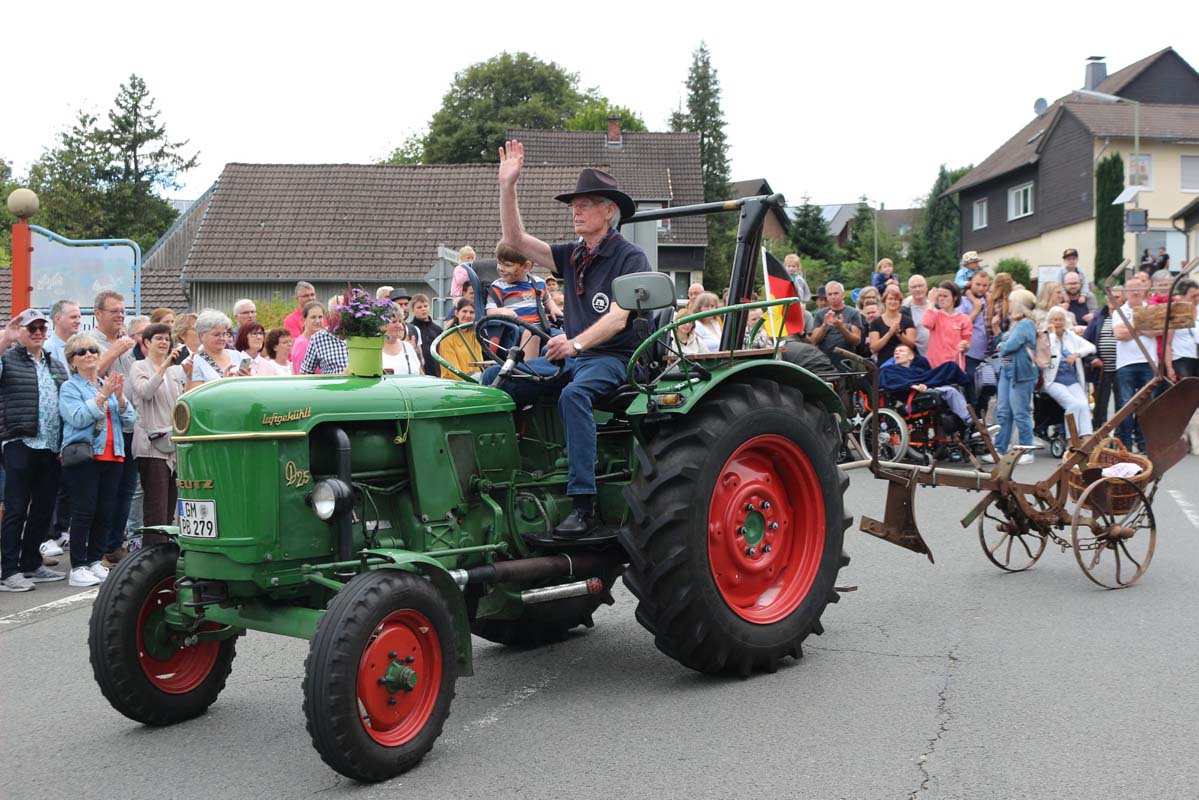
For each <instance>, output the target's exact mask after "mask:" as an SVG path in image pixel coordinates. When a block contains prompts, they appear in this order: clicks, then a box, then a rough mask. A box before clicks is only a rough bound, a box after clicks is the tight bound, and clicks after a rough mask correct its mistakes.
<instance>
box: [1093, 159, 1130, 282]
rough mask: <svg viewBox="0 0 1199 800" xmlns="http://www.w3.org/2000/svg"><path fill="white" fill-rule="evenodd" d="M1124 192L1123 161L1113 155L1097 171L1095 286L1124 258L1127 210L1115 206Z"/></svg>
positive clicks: (1104, 160)
mask: <svg viewBox="0 0 1199 800" xmlns="http://www.w3.org/2000/svg"><path fill="white" fill-rule="evenodd" d="M1123 189H1124V159H1123V157H1122V156H1121V155H1120V154H1119V153H1112V154H1111V155H1110V156H1108V157H1107V158H1105V159H1103V160H1102V161H1100V162H1099V166H1098V167H1096V168H1095V283H1096V284H1101V283H1102V282H1103V280H1104V279H1105V278H1107V276H1108V275H1110V274H1111V272H1112V270H1113V269H1115V268H1116V267H1117V266H1118V265H1119V264H1120V262H1121V261H1122V260H1123V259H1124V209H1123V208H1122V207H1121V206H1114V205H1112V201H1113V200H1115V199H1116V195H1118V194H1120V192H1121V191H1123Z"/></svg>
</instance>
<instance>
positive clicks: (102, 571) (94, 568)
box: [87, 561, 108, 580]
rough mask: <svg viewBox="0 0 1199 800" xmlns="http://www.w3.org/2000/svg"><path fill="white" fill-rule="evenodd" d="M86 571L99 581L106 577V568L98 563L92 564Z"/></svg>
mask: <svg viewBox="0 0 1199 800" xmlns="http://www.w3.org/2000/svg"><path fill="white" fill-rule="evenodd" d="M87 569H88V571H89V572H91V573H92V574H93V575H95V576H96V577H97V578H98V579H100V580H104V579H105V578H107V577H108V567H106V566H104V565H103V564H101V563H100V562H99V561H95V562H92V565H91V566H90V567H88V568H87Z"/></svg>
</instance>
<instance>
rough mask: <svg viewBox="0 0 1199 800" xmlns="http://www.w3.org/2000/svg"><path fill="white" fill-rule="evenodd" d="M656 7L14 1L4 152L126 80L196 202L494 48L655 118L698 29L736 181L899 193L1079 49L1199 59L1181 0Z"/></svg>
mask: <svg viewBox="0 0 1199 800" xmlns="http://www.w3.org/2000/svg"><path fill="white" fill-rule="evenodd" d="M663 5H665V4H663ZM28 7H29V8H31V9H32V8H33V6H32V5H29V6H28ZM667 7H668V8H669V9H670V10H658V8H659V4H654V3H630V4H620V3H611V2H591V3H579V4H566V3H561V2H558V3H541V2H527V3H523V4H522V3H511V2H508V3H493V4H478V3H474V2H464V0H456V2H449V3H419V2H418V3H412V4H409V3H395V2H388V3H364V2H363V3H360V2H352V1H351V0H342V1H341V2H336V3H321V4H309V3H304V2H292V3H286V4H283V3H256V2H247V1H246V0H242V2H237V3H229V2H223V0H221V1H217V2H212V1H210V2H207V3H169V2H168V3H163V2H154V3H142V2H122V1H120V0H108V1H107V2H94V0H92V2H82V3H81V2H75V0H68V1H67V2H57V3H55V4H54V5H53V8H54V14H53V18H47V17H45V16H40V17H31V18H30V19H29V21H28V22H26V23H23V24H21V25H20V26H19V27H14V25H13V22H14V15H13V14H12V13H11V12H12V9H9V13H8V14H7V22H8V24H7V25H6V28H7V30H6V31H5V35H4V40H5V46H4V52H5V56H4V63H5V65H6V67H7V69H8V71H9V74H10V76H13V75H17V76H19V78H20V80H21V83H18V82H17V80H16V79H14V78H13V77H10V78H9V79H8V80H7V81H6V82H5V83H6V99H5V102H4V104H3V106H2V108H3V110H0V157H3V158H6V159H8V160H10V161H12V162H13V163H14V167H15V171H16V173H17V174H18V175H22V174H24V172H25V171H26V170H27V169H28V167H29V164H30V163H31V162H32V161H33V160H34V159H35V158H37V156H38V155H39V154H40V153H41V152H42V150H43V149H44V148H45V147H47V146H48V145H49V144H51V143H52V142H53V141H54V138H55V135H56V133H57V132H58V131H60V130H62V129H64V128H65V127H68V126H69V125H70V124H71V122H72V120H73V118H74V114H75V110H76V109H79V108H84V109H88V110H92V111H100V112H103V111H106V110H107V109H108V108H109V107H110V106H111V101H112V98H113V97H114V96H115V95H116V92H117V88H118V86H119V84H120V83H121V82H122V81H124V80H126V79H127V78H128V76H129V75H130V73H133V72H136V73H137V74H139V75H141V76H142V77H143V78H144V79H145V80H146V82H147V84H148V86H149V89H150V92H151V94H152V95H153V97H154V98H155V99H156V100H157V103H158V108H159V109H160V110H161V111H162V117H161V119H162V121H163V122H165V123H166V125H167V130H168V132H169V133H170V134H171V135H172V137H174V138H178V139H184V138H186V139H189V140H190V145H189V147H188V150H189V152H190V151H194V150H198V151H199V153H200V166H199V167H198V168H197V169H195V170H193V171H191V172H189V173H187V174H186V175H184V176H183V181H184V183H185V185H184V187H183V188H182V189H180V190H177V191H170V192H167V195H168V196H170V197H178V198H188V199H191V198H195V197H196V196H198V195H199V194H200V193H202V192H203V191H204V190H205V189H206V188H207V187H208V186H209V185H211V184H212V182H213V181H214V180H215V179H216V178H217V177H218V175H219V174H220V172H221V168H222V166H223V165H224V164H225V163H227V162H231V161H242V162H266V163H297V162H298V163H347V162H348V163H363V162H373V161H377V160H379V159H380V158H383V157H384V156H386V155H387V154H388V153H389V152H390V151H391V149H392V148H394V147H395V146H396V145H398V144H399V143H400V142H401V141H403V139H404V138H405V136H406V135H407V134H409V133H411V132H414V131H418V130H421V129H423V127H424V126H425V125H426V124H427V122H428V120H429V118H430V116H431V115H432V114H433V112H434V111H436V110H437V109H438V108H439V106H440V102H441V98H442V96H443V95H444V93H445V92H446V90H447V89H448V88H449V86H450V83H451V81H452V80H453V77H454V73H455V72H457V71H459V70H461V69H463V68H465V67H466V66H468V65H469V64H472V63H475V62H478V61H484V60H486V59H488V58H490V57H491V56H493V55H495V54H497V53H498V52H500V51H502V50H509V51H522V50H523V51H527V52H530V53H532V54H534V55H536V56H537V57H538V58H541V59H544V60H549V61H554V62H557V63H558V64H560V65H561V66H562V67H564V68H566V69H567V70H570V71H573V72H577V73H578V74H579V78H580V85H581V87H583V88H587V87H596V88H598V89H599V90H600V92H601V93H603V94H604V95H606V96H607V97H609V98H610V99H611V100H612V101H613V102H616V103H619V104H621V105H627V106H629V107H631V108H633V109H634V110H636V111H637V112H639V113H640V114H641V116H642V117H643V118H644V119H645V121H646V122H647V124H648V125H649V127H650V129H651V130H665V129H666V127H665V126H666V120H667V117H668V115H669V113H670V111H671V110H672V109H674V108H676V107H677V106H678V105H679V104H680V103H681V102H682V101H683V100H684V98H685V89H684V87H683V82H684V80H685V79H686V75H687V69H688V66H689V65H690V63H691V54H692V51H693V50H694V49H695V47H696V46H697V45H698V43H699V42H700V41H701V40H705V41H706V42H707V44H708V47H709V49H710V50H711V53H712V63H713V65H714V66H715V67H716V69H717V71H718V74H719V78H720V83H721V89H722V92H723V96H722V102H723V107H724V112H725V117H726V120H727V122H728V127H727V134H728V140H729V144H730V153H729V154H730V157H731V159H732V178H733V179H734V180H742V179H747V178H759V177H764V178H766V179H767V180H769V181H770V183H771V185H772V186H773V188H774V189H775V190H776V191H782V192H784V193H785V194H786V195H787V198H788V200H789V202H792V203H794V204H798V203H799V202H800V201H801V199H802V197H803V196H804V195H805V194H806V195H810V196H811V198H812V200H813V202H816V203H839V202H852V201H854V200H855V199H856V198H857V197H859V196H860V195H863V194H865V195H867V196H868V197H870V198H871V199H872V200H873V201H876V202H877V201H882V202H884V203H885V204H886V205H887V207H889V208H899V207H906V206H908V205H910V204H911V203H912V201H913V200H914V199H916V198H918V197H920V196H921V195H923V194H925V193H926V192H927V191H928V189H929V188H930V187H931V185H932V182H933V179H934V178H935V176H936V172H937V168H938V166H939V165H940V164H942V163H946V164H949V165H950V166H956V165H962V164H968V163H971V162H973V163H977V162H979V161H981V160H982V159H983V158H984V157H986V155H987V154H988V153H990V152H991V151H992V150H993V149H994V148H995V147H996V146H998V145H999V144H1001V143H1002V142H1003V141H1004V140H1005V139H1007V138H1008V137H1009V136H1010V135H1011V134H1012V133H1014V132H1015V131H1016V130H1017V129H1018V128H1019V127H1020V126H1022V125H1023V124H1025V123H1026V122H1027V121H1028V120H1029V119H1030V118H1031V117H1032V114H1033V112H1032V107H1033V102H1034V101H1035V100H1036V99H1037V98H1038V97H1044V98H1046V99H1047V100H1049V101H1050V102H1052V101H1053V100H1054V98H1056V97H1059V96H1060V95H1062V94H1064V93H1066V92H1068V91H1070V90H1071V89H1073V88H1077V87H1080V86H1081V85H1082V80H1083V67H1084V63H1085V60H1086V58H1087V57H1088V56H1092V55H1098V56H1106V57H1107V59H1108V65H1109V66H1108V69H1109V71H1115V70H1116V69H1119V68H1120V67H1123V66H1125V65H1126V64H1129V63H1131V62H1133V61H1135V60H1137V59H1139V58H1141V57H1143V56H1145V55H1148V54H1150V53H1152V52H1155V51H1157V50H1159V49H1161V48H1163V47H1166V46H1169V45H1173V46H1174V48H1175V49H1176V50H1178V52H1179V53H1180V54H1181V55H1182V56H1183V58H1185V59H1187V60H1188V61H1189V62H1190V63H1191V64H1192V65H1195V66H1196V67H1199V36H1196V31H1199V3H1193V2H1191V3H1184V2H1171V3H1165V4H1150V5H1148V6H1145V5H1142V6H1137V5H1129V4H1128V3H1106V2H1092V3H1088V4H1086V5H1085V6H1084V5H1080V4H1073V3H1071V4H1063V5H1060V6H1059V5H1057V4H1051V3H1048V2H1044V0H1042V2H1035V3H1025V2H1015V1H1013V2H1007V3H1002V4H998V5H996V4H966V3H961V2H956V3H908V4H903V6H902V7H901V6H900V5H899V4H895V3H878V4H875V3H869V2H856V3H825V4H819V5H817V4H813V3H802V4H800V3H786V4H784V3H755V4H744V3H729V2H726V3H721V4H710V3H670V4H669V5H668V6H667ZM587 8H591V9H594V11H593V12H591V15H590V16H589V17H588V16H585V14H586V13H587V12H586V9H587ZM1138 9H1139V10H1138ZM18 98H19V99H18Z"/></svg>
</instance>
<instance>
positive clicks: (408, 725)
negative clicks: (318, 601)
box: [304, 569, 458, 782]
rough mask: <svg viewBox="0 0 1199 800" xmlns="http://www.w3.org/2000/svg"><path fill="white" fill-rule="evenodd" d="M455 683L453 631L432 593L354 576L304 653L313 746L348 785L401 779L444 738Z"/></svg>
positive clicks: (386, 578) (400, 575)
mask: <svg viewBox="0 0 1199 800" xmlns="http://www.w3.org/2000/svg"><path fill="white" fill-rule="evenodd" d="M457 678H458V652H457V646H456V644H455V638H454V624H453V621H452V618H451V616H450V610H449V607H448V606H447V605H446V601H445V600H444V599H443V598H442V597H441V595H440V594H438V592H437V589H435V588H434V587H433V584H431V583H430V582H429V581H426V580H423V579H422V578H420V577H418V576H416V575H413V574H411V573H408V572H402V571H400V570H394V569H380V570H375V571H373V572H367V573H365V574H363V575H359V576H358V577H356V578H354V579H353V580H351V581H350V582H349V584H347V585H346V588H344V589H342V590H341V591H340V592H338V593H337V594H336V595H335V596H334V597H333V599H332V600H331V601H330V602H329V608H328V610H327V611H326V612H325V614H324V616H322V617H321V621H320V622H319V623H318V624H317V628H316V634H315V635H314V636H313V637H312V643H311V645H310V646H309V651H308V659H307V661H306V669H305V676H304V715H305V717H306V718H307V720H308V733H309V735H310V736H311V737H312V744H313V746H314V747H315V748H316V750H317V752H318V753H320V756H321V759H322V760H323V761H324V762H325V763H326V764H328V765H329V766H330V767H332V768H333V769H335V770H337V771H338V772H340V773H341V774H342V775H345V776H346V777H349V778H353V779H354V780H359V781H368V782H374V781H383V780H387V779H388V778H392V777H394V776H396V775H399V774H400V773H402V772H406V771H408V770H409V769H411V768H412V767H414V766H416V765H417V763H419V762H420V760H421V759H422V758H424V756H425V754H426V753H428V752H429V750H430V749H431V748H432V747H433V742H435V741H436V740H437V737H438V736H440V735H441V729H442V727H443V726H444V725H445V720H446V717H448V716H449V713H450V702H451V701H452V700H453V699H454V682H455V681H456V680H457Z"/></svg>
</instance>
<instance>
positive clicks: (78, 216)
mask: <svg viewBox="0 0 1199 800" xmlns="http://www.w3.org/2000/svg"><path fill="white" fill-rule="evenodd" d="M110 155H111V154H110V151H109V147H108V136H107V132H106V131H105V130H104V129H103V128H101V127H99V125H97V119H96V117H95V116H93V115H92V114H88V113H87V112H84V111H80V112H78V114H77V115H76V117H75V124H74V125H72V126H71V128H70V129H68V130H65V131H62V132H61V133H59V134H58V142H57V144H56V145H55V146H54V147H51V148H49V149H47V150H46V151H45V152H43V153H42V155H41V157H40V158H38V160H37V161H35V162H34V163H33V165H32V166H31V167H30V169H29V179H28V185H29V188H30V189H32V190H33V191H35V192H37V194H38V198H39V199H40V200H41V210H40V211H39V212H38V216H37V224H38V225H41V226H42V227H45V228H49V229H50V230H52V231H54V232H56V233H60V234H62V235H63V236H66V237H68V238H72V239H99V238H106V237H108V236H109V230H110V227H109V222H110V219H111V214H110V209H109V207H108V204H107V203H106V202H105V200H106V192H107V189H108V179H109V177H110V174H111V171H112V167H111V164H112V160H111V157H110Z"/></svg>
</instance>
